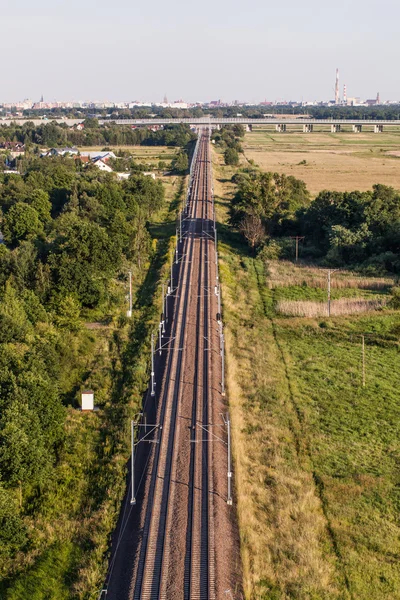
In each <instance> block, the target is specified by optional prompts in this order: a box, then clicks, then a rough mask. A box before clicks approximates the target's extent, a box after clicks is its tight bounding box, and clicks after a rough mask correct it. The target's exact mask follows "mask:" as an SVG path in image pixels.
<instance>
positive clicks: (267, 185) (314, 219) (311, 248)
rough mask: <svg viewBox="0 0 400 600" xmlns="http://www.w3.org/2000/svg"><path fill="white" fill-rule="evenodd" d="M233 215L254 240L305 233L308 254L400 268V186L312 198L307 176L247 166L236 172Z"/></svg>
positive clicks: (267, 241) (258, 243)
mask: <svg viewBox="0 0 400 600" xmlns="http://www.w3.org/2000/svg"><path fill="white" fill-rule="evenodd" d="M234 182H235V183H236V185H237V193H236V195H235V197H234V198H233V200H232V202H231V220H232V223H234V224H235V225H236V226H238V227H239V228H240V229H241V231H242V233H243V234H244V236H245V237H246V238H247V240H248V241H249V244H250V246H252V247H253V248H254V247H256V246H261V247H262V246H266V247H268V245H270V246H271V248H274V251H275V249H276V246H275V245H274V244H273V243H272V244H271V239H273V238H275V240H279V239H281V240H282V239H284V238H285V237H286V238H287V237H288V236H292V235H301V236H305V243H304V250H303V255H304V256H308V257H309V258H313V259H316V260H323V261H324V262H326V263H328V264H330V265H333V266H338V265H343V264H347V265H363V266H364V267H366V268H369V269H370V270H375V271H377V272H379V271H385V270H388V271H392V272H395V273H400V192H399V191H397V190H395V189H393V188H391V187H387V186H384V185H375V186H374V187H373V189H372V190H371V191H368V192H358V191H355V192H334V191H323V192H321V193H320V194H319V195H318V196H317V197H316V198H315V200H313V201H310V195H309V193H308V191H307V188H306V185H305V183H304V182H303V181H300V180H298V179H295V178H294V177H291V176H286V175H279V174H277V173H262V172H260V171H258V170H256V169H254V170H244V171H241V172H240V173H238V174H237V175H235V176H234Z"/></svg>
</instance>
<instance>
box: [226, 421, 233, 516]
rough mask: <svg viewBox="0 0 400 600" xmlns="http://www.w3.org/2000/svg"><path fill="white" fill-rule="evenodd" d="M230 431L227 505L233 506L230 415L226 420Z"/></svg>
mask: <svg viewBox="0 0 400 600" xmlns="http://www.w3.org/2000/svg"><path fill="white" fill-rule="evenodd" d="M226 426H227V429H228V499H227V501H226V502H227V504H229V505H230V506H231V505H232V466H231V420H230V417H229V414H228V415H227V419H226Z"/></svg>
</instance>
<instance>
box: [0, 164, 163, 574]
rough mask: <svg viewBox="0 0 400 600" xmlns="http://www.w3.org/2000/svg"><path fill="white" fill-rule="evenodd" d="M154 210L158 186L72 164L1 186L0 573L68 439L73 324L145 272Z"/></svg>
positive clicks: (75, 339)
mask: <svg viewBox="0 0 400 600" xmlns="http://www.w3.org/2000/svg"><path fill="white" fill-rule="evenodd" d="M163 201H164V194H163V187H162V183H161V182H159V181H154V180H153V179H152V178H150V177H146V176H143V175H141V174H140V173H138V174H133V175H132V176H131V178H130V179H129V180H126V181H123V182H119V181H118V180H116V179H115V178H114V175H113V174H108V173H106V174H104V173H102V172H100V171H99V170H98V169H96V168H95V167H92V168H88V169H85V170H84V171H81V170H80V169H79V166H78V165H77V164H76V163H75V161H74V160H73V159H53V158H52V159H50V158H49V159H39V158H33V159H31V160H30V161H29V163H28V164H27V166H26V169H25V172H24V174H23V175H22V176H17V175H6V174H2V175H0V208H1V225H0V229H1V231H2V233H3V235H4V243H3V244H1V245H0V473H1V476H0V573H4V572H5V571H6V568H7V564H8V563H7V561H9V560H10V559H11V558H12V557H13V556H14V554H15V553H16V552H17V551H18V550H23V549H25V548H26V547H27V544H29V533H28V531H27V529H26V526H25V522H24V514H25V512H24V511H25V510H29V511H30V514H32V511H35V510H36V509H37V507H38V506H40V494H41V490H42V489H43V488H44V487H45V486H46V483H48V482H49V481H50V480H51V478H52V476H53V472H54V468H55V465H56V463H57V457H58V454H59V450H60V448H61V447H62V445H63V443H64V440H65V435H66V434H65V430H64V421H65V405H66V403H68V402H69V401H70V400H72V398H74V394H75V391H76V390H75V389H74V385H76V382H75V380H74V379H73V378H72V375H71V374H73V373H74V372H75V370H76V368H77V365H78V364H80V361H81V357H82V356H84V355H85V352H86V350H85V344H86V345H87V339H86V338H85V336H84V335H83V333H82V331H81V327H82V318H83V317H84V316H85V314H86V315H89V314H91V313H90V311H92V310H95V311H96V314H97V315H102V314H107V313H109V312H110V311H111V310H112V309H113V307H114V308H115V306H116V305H117V303H118V302H120V301H121V293H120V292H119V290H117V288H118V285H117V280H118V278H121V277H122V276H123V273H124V272H125V271H126V268H127V265H128V264H129V265H130V267H131V268H132V267H133V268H134V269H136V270H137V273H139V272H140V270H141V269H143V268H144V262H145V261H146V260H147V259H148V257H149V256H150V254H151V252H152V245H151V239H150V235H149V233H148V230H147V226H146V224H147V222H148V219H149V218H150V217H151V215H152V214H153V213H154V212H155V211H157V210H158V209H159V208H160V207H161V206H162V204H163ZM119 288H121V286H119ZM88 311H89V312H88ZM71 378H72V379H71ZM33 499H34V501H33ZM35 507H36V508H35Z"/></svg>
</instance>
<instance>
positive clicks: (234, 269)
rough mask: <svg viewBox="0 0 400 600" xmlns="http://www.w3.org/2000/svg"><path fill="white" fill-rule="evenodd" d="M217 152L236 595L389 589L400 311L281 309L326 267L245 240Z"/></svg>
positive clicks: (395, 551) (302, 295)
mask: <svg viewBox="0 0 400 600" xmlns="http://www.w3.org/2000/svg"><path fill="white" fill-rule="evenodd" d="M250 135H251V134H250ZM310 137H312V136H310ZM307 139H310V138H309V137H307ZM213 160H214V171H215V194H216V206H217V218H218V221H219V224H220V225H219V231H220V240H219V255H220V260H221V265H220V273H221V275H220V276H221V283H222V294H223V295H222V298H223V318H224V322H225V324H226V328H225V332H226V351H227V391H228V395H229V403H230V410H231V418H232V425H233V454H234V463H235V487H236V498H237V507H238V516H239V524H240V535H241V552H242V559H243V569H244V589H245V596H246V598H247V599H252V600H267V599H268V600H284V599H285V600H286V599H296V600H306V599H307V600H308V599H313V600H335V599H337V600H339V599H340V600H344V599H346V600H347V599H348V600H370V599H371V598H374V600H384V599H385V600H388V599H393V600H394V599H398V598H400V576H399V572H398V567H397V564H398V559H399V555H400V543H399V539H400V519H399V509H400V500H399V498H400V496H399V489H400V472H399V464H400V436H399V433H400V431H399V429H400V419H399V417H400V404H399V402H398V387H399V383H400V379H399V364H400V313H399V312H398V311H395V310H391V309H390V308H384V309H382V310H380V311H369V312H365V313H363V314H358V315H351V316H346V315H345V316H334V317H331V318H327V317H326V316H324V317H290V316H282V315H280V314H279V313H278V312H277V302H278V301H279V299H282V300H283V299H285V298H286V299H287V300H289V301H292V302H303V301H310V300H311V301H312V300H315V298H318V299H319V298H320V297H321V299H323V298H324V295H325V292H326V290H325V285H326V278H325V277H326V276H325V274H324V273H321V272H320V271H319V270H316V269H313V268H307V267H306V266H297V267H296V266H295V265H294V264H293V263H290V261H285V262H283V261H282V262H278V261H277V262H273V263H266V262H263V261H262V260H261V259H260V258H257V257H254V256H253V255H251V254H250V253H249V251H248V249H247V246H246V245H245V244H244V243H243V241H242V238H241V236H240V235H239V234H238V233H237V232H236V231H235V230H233V229H232V228H231V227H230V226H229V225H228V224H227V209H228V203H229V199H230V198H231V197H232V194H233V193H234V186H233V184H232V183H231V182H230V178H231V175H232V169H231V168H230V167H225V166H223V164H222V157H221V155H219V154H217V153H214V159H213ZM334 280H335V285H334V287H333V286H332V295H333V297H335V298H337V299H338V300H340V298H342V299H343V298H344V299H346V298H348V295H349V294H350V299H351V298H355V299H357V298H361V299H363V298H364V299H373V298H374V297H386V299H387V300H390V289H391V285H392V283H393V281H392V280H391V278H388V279H386V278H383V279H381V278H378V279H377V278H375V279H369V278H365V277H364V278H360V277H358V276H357V275H356V274H354V273H341V274H337V276H336V278H334ZM334 295H335V296H334ZM362 336H364V339H365V386H363V379H362Z"/></svg>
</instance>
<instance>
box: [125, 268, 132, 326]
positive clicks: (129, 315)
mask: <svg viewBox="0 0 400 600" xmlns="http://www.w3.org/2000/svg"><path fill="white" fill-rule="evenodd" d="M128 277H129V308H128V310H127V311H126V316H127V317H131V316H132V271H129V272H128Z"/></svg>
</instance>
